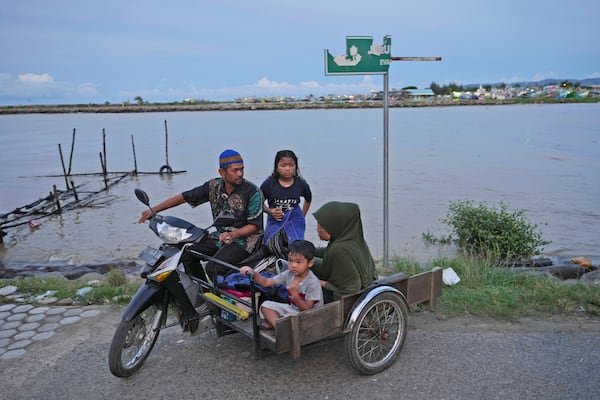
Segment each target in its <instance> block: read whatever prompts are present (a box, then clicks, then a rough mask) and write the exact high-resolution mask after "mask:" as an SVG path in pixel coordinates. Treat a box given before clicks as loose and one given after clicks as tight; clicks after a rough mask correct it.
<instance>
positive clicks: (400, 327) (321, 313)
mask: <svg viewBox="0 0 600 400" xmlns="http://www.w3.org/2000/svg"><path fill="white" fill-rule="evenodd" d="M201 285H202V290H201V293H200V294H199V296H201V297H202V298H203V299H204V300H205V301H206V302H207V304H208V306H209V309H210V311H211V314H212V321H213V324H214V326H215V328H216V331H217V335H219V336H222V335H227V334H232V333H241V334H243V335H245V336H247V337H248V338H250V339H252V340H253V342H254V350H255V357H256V358H260V357H261V356H262V354H263V352H264V351H266V350H268V351H272V352H274V353H277V354H281V353H289V354H290V355H291V356H292V357H294V358H296V357H299V356H300V354H301V350H302V347H303V346H305V345H308V344H311V343H314V342H318V341H320V340H323V339H327V338H333V337H336V336H344V337H345V351H346V355H347V358H348V360H349V362H350V364H351V365H352V367H353V368H354V369H355V370H356V371H357V372H359V373H361V374H364V375H372V374H376V373H379V372H381V371H383V370H385V369H386V368H388V367H389V366H391V365H392V364H393V363H394V361H395V360H396V359H397V358H398V356H399V354H400V351H401V349H402V346H403V344H404V340H405V338H406V334H407V326H408V313H409V307H410V306H413V305H417V304H427V305H429V307H431V308H433V307H434V306H435V304H436V301H437V298H438V297H439V296H440V295H441V290H442V269H441V268H434V269H433V270H431V271H428V272H424V273H421V274H418V275H413V276H409V275H406V274H404V273H397V274H394V275H391V276H386V277H381V278H379V279H377V280H376V281H375V282H373V284H372V285H371V286H369V287H368V288H366V289H365V290H363V291H362V292H360V293H356V294H352V295H346V296H343V297H342V298H341V299H339V300H336V301H333V302H331V303H327V304H325V305H324V306H322V307H318V308H314V309H311V310H307V311H303V312H300V313H299V314H297V315H294V316H291V317H285V318H282V319H279V320H277V327H276V328H277V329H275V330H263V329H260V328H259V323H260V322H259V319H258V305H259V303H260V298H259V296H260V292H259V291H257V290H256V287H255V285H254V284H253V283H252V284H251V285H250V289H251V290H250V298H248V297H246V296H239V295H237V294H236V293H235V292H233V293H232V291H226V290H223V289H221V288H219V287H216V286H213V285H212V284H211V283H209V282H204V281H202V282H201Z"/></svg>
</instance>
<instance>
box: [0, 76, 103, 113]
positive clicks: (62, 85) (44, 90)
mask: <svg viewBox="0 0 600 400" xmlns="http://www.w3.org/2000/svg"><path fill="white" fill-rule="evenodd" d="M96 95H97V88H96V85H94V84H92V83H72V82H62V81H55V80H54V78H53V77H52V76H51V75H50V74H48V73H42V74H35V73H24V74H19V75H17V77H16V78H15V77H14V76H13V75H11V74H7V73H0V104H10V105H16V104H31V103H33V104H41V103H46V104H52V103H54V104H64V103H70V102H71V100H72V99H73V98H78V99H80V98H84V99H93V98H94V97H95V96H96Z"/></svg>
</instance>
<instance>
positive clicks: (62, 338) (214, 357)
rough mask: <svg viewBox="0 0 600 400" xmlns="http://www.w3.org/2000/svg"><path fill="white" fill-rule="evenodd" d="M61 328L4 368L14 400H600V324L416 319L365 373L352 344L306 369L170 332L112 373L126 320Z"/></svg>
mask: <svg viewBox="0 0 600 400" xmlns="http://www.w3.org/2000/svg"><path fill="white" fill-rule="evenodd" d="M100 310H101V313H100V314H99V315H98V316H97V317H94V318H88V319H85V321H82V322H80V323H77V324H73V325H71V326H69V327H66V328H64V329H61V330H60V331H59V332H57V334H56V335H55V336H54V337H53V338H52V339H51V340H48V341H45V342H40V343H37V344H35V346H34V347H32V348H30V349H29V350H28V352H27V354H25V355H24V356H23V357H21V358H18V359H13V360H6V361H0V371H1V372H0V388H1V390H0V398H2V399H43V400H51V399H87V400H94V399H143V398H149V399H150V398H151V399H153V400H154V399H196V398H202V399H243V400H248V399H303V400H305V399H411V400H419V399H427V400H432V399H440V400H441V399H462V400H464V399H502V400H506V399H557V400H558V399H561V400H562V399H579V400H584V399H594V400H596V399H599V398H600V380H599V379H598V373H599V372H600V346H598V338H599V335H600V321H598V320H595V321H589V320H588V321H583V320H569V321H565V320H558V321H557V320H554V321H553V320H544V321H531V320H523V321H521V322H519V323H510V322H497V321H484V320H478V319H464V318H460V319H450V320H447V321H439V320H438V319H437V317H436V315H435V314H430V313H426V312H420V313H416V314H411V317H410V320H409V331H408V336H407V339H406V342H405V344H404V348H403V350H402V353H401V354H400V358H399V359H398V361H397V362H396V363H395V364H394V365H393V366H392V367H391V368H389V369H388V370H386V371H384V372H382V373H380V374H378V375H375V376H361V375H358V374H357V373H356V372H355V371H354V370H353V369H352V368H351V366H350V365H349V363H348V362H347V361H346V359H345V352H344V339H343V338H338V339H333V340H328V341H323V342H319V343H317V344H314V345H311V346H308V347H305V348H303V349H302V356H301V357H300V358H298V359H296V360H294V359H292V358H291V357H289V356H288V355H287V354H284V355H266V356H265V357H264V358H263V359H261V360H254V354H253V352H252V350H253V346H252V343H251V342H250V340H249V339H247V338H245V337H243V336H241V335H239V334H236V335H229V336H226V337H221V338H219V337H216V336H215V335H214V333H212V332H207V333H204V334H200V335H196V336H190V335H189V334H187V333H183V332H181V330H180V329H179V328H178V327H174V328H170V329H167V330H165V331H163V332H162V333H161V335H160V337H159V339H158V342H157V345H156V347H155V349H154V351H153V352H152V354H151V355H150V357H149V358H148V359H147V360H146V363H145V364H144V366H143V367H142V369H141V370H140V371H139V372H138V373H137V374H136V375H134V376H133V377H131V378H128V379H121V378H116V377H114V376H113V375H111V373H110V371H109V370H108V365H107V355H108V348H109V345H110V341H111V338H112V334H113V332H114V329H115V327H116V325H117V324H118V322H119V317H120V312H119V310H117V309H112V308H111V307H108V306H106V307H100Z"/></svg>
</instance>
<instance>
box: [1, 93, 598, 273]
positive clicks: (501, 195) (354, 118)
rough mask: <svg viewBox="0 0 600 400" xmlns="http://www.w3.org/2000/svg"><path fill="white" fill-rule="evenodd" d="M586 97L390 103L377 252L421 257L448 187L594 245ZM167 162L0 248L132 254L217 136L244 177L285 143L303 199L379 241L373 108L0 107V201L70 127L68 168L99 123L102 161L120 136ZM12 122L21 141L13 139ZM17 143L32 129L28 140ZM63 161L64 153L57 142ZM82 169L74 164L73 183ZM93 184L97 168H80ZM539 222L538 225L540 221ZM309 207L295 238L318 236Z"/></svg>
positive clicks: (210, 164)
mask: <svg viewBox="0 0 600 400" xmlns="http://www.w3.org/2000/svg"><path fill="white" fill-rule="evenodd" d="M599 107H600V105H597V104H566V105H528V106H495V107H480V106H473V107H445V108H415V109H391V110H390V131H389V139H390V140H389V155H390V156H389V189H390V192H389V193H390V197H389V207H390V214H389V217H390V218H389V229H390V232H389V233H390V235H389V240H390V249H389V251H390V256H394V255H400V256H405V257H412V258H415V259H417V260H420V261H427V260H428V259H430V258H431V257H436V256H437V255H438V250H437V249H428V248H426V247H425V246H424V244H423V242H422V239H421V235H422V233H424V232H427V231H431V232H432V233H434V234H446V233H447V232H446V231H445V227H444V226H443V225H442V224H441V222H440V219H441V218H443V217H445V216H446V213H447V209H448V204H449V202H450V201H454V200H460V199H470V200H474V201H476V202H479V201H485V202H487V203H489V204H491V205H494V204H499V202H500V201H503V202H506V203H508V204H509V205H510V207H511V208H519V209H523V210H525V212H526V216H527V218H528V219H529V220H530V221H531V222H533V223H537V224H540V228H541V230H542V232H543V235H544V238H545V239H549V240H552V244H550V245H549V246H547V248H546V254H548V255H553V256H561V257H569V256H580V255H586V256H588V257H591V258H592V259H594V258H596V259H598V258H600V253H599V251H598V242H599V239H600V207H599V206H598V204H599V203H598V201H597V199H598V198H599V196H600V185H598V182H600V146H599V145H598V141H599V137H598V136H599V135H598V133H597V127H598V126H600V112H599V111H600V110H599ZM164 120H167V121H168V129H169V154H168V156H169V164H170V165H171V166H172V167H173V168H174V169H176V170H186V171H188V172H187V173H185V174H181V175H174V176H171V177H160V176H158V175H140V176H138V177H132V178H127V179H125V180H124V181H123V182H121V183H119V184H118V185H117V186H114V187H112V188H111V189H110V190H109V192H108V193H107V194H106V195H107V196H108V197H107V199H108V204H107V205H102V206H100V205H99V206H98V207H92V208H82V209H78V210H74V211H69V212H67V213H65V214H63V215H60V216H54V217H51V218H47V219H43V220H42V221H41V222H42V223H41V226H40V227H39V228H37V229H35V230H33V229H31V228H29V227H28V226H24V227H21V228H14V229H10V230H8V236H7V237H5V244H4V247H3V250H2V257H3V259H4V261H5V262H8V261H10V260H39V261H44V260H51V259H67V258H69V259H71V260H76V261H77V262H103V261H105V260H114V259H123V258H128V259H130V258H135V256H137V254H138V253H139V251H140V250H141V249H142V248H143V247H144V246H146V245H147V244H154V245H156V244H158V239H157V238H156V237H154V235H153V234H152V233H151V232H150V230H149V229H147V226H140V225H138V224H135V223H134V222H135V221H136V220H137V218H138V216H139V214H140V213H141V212H142V210H143V208H144V206H143V205H142V204H141V203H139V202H138V201H137V199H135V197H134V195H133V189H134V188H136V187H140V188H143V189H145V190H146V191H147V192H148V194H149V195H150V198H151V200H152V203H153V204H156V203H157V202H159V201H162V200H163V199H164V198H166V197H168V196H170V195H172V194H174V193H177V192H180V191H183V190H186V189H189V188H191V187H193V186H196V185H198V184H201V183H203V182H204V181H206V180H207V179H209V178H211V177H214V176H216V174H217V157H218V154H219V153H220V152H221V151H222V150H223V149H225V148H235V149H236V150H238V151H240V152H241V153H242V155H243V157H244V160H245V163H246V178H247V179H249V180H251V181H253V182H255V183H256V184H260V183H261V182H262V180H263V179H265V178H266V177H267V176H268V175H269V174H270V173H271V171H272V168H273V157H274V155H275V153H276V151H277V150H280V149H283V148H290V149H293V150H294V151H295V152H296V153H297V155H298V157H299V164H300V170H301V173H302V174H303V176H304V177H305V178H306V180H307V181H308V182H309V184H310V185H311V188H312V190H313V194H314V198H313V204H312V206H311V211H314V210H316V209H317V208H318V207H319V206H321V205H322V204H324V203H325V202H327V201H330V200H340V201H353V202H356V203H358V204H359V205H360V207H361V211H362V214H363V221H364V223H365V226H364V230H365V234H366V236H367V240H368V242H369V245H370V246H371V248H372V251H373V253H374V255H376V256H377V257H381V256H382V254H383V210H382V207H383V200H382V193H383V181H382V176H383V162H382V158H383V157H382V155H383V140H382V130H383V127H382V121H383V115H382V111H381V110H372V109H370V110H317V111H315V110H296V111H257V112H188V113H149V114H139V115H138V114H114V115H110V114H108V115H104V114H74V115H16V116H0V145H1V146H2V148H3V149H7V151H5V152H4V153H3V158H2V161H0V162H1V163H2V164H1V166H2V168H1V169H0V185H1V187H2V189H3V190H2V192H3V194H2V196H1V197H0V213H4V212H8V211H10V210H13V209H14V208H16V207H20V206H23V205H25V204H28V203H30V202H32V201H33V200H36V199H37V198H39V197H43V196H45V195H47V193H48V192H49V191H50V190H51V188H52V185H53V184H55V185H57V186H58V187H59V188H63V187H64V179H63V178H61V177H60V176H59V177H56V178H48V177H36V176H39V175H48V174H57V175H60V173H61V172H62V169H61V165H60V158H59V155H58V150H57V144H58V143H61V146H62V149H63V154H65V152H66V151H68V149H70V145H71V135H72V130H73V128H76V130H77V135H76V140H75V153H74V156H73V160H72V170H73V172H74V173H83V172H98V171H99V170H100V167H99V165H100V162H99V155H98V153H99V152H100V151H101V150H102V129H105V131H106V143H107V153H108V156H107V165H108V169H109V170H110V171H128V170H131V169H133V165H134V164H133V152H132V144H131V141H132V138H131V136H132V135H133V136H134V141H135V148H136V161H137V165H138V169H139V170H140V171H149V172H157V171H158V169H159V168H160V166H161V165H163V164H165V156H166V155H165V147H164V146H165V135H164ZM24 135H26V136H27V137H28V139H30V140H27V141H24V140H22V139H23V137H24ZM29 143H34V145H30V144H29ZM65 157H66V158H67V162H68V157H67V156H66V155H65ZM82 179H83V178H80V177H77V176H75V177H74V180H75V182H76V184H79V183H80V182H81V180H82ZM91 185H96V189H99V188H101V187H102V183H101V181H100V179H98V181H97V182H92V183H91ZM169 214H172V215H177V216H179V217H181V218H185V219H188V220H190V221H192V222H194V223H196V224H197V225H200V226H202V225H207V224H208V223H209V219H210V212H209V210H208V206H200V207H198V208H196V209H191V208H190V207H188V206H180V207H178V208H176V209H173V210H170V211H169ZM544 223H547V225H543V224H544ZM315 229H316V223H315V220H314V218H313V217H312V216H309V217H308V219H307V235H306V236H307V239H309V240H312V241H314V242H315V243H317V244H321V245H324V244H325V243H323V242H320V241H319V239H318V237H317V235H316V232H315Z"/></svg>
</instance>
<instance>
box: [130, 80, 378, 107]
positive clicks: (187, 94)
mask: <svg viewBox="0 0 600 400" xmlns="http://www.w3.org/2000/svg"><path fill="white" fill-rule="evenodd" d="M343 79H345V80H347V79H349V80H352V78H349V77H343ZM359 79H360V80H357V81H355V82H350V83H325V84H321V83H319V82H317V81H301V82H298V83H290V82H287V81H275V80H271V79H269V78H268V77H262V78H260V79H259V80H258V81H256V82H254V83H250V84H247V85H239V86H228V87H220V88H198V87H197V86H196V85H195V84H193V83H189V82H187V83H183V84H182V85H181V87H164V86H158V87H155V88H145V89H142V90H137V91H136V90H126V91H121V92H120V93H119V94H118V96H120V99H122V100H128V101H131V100H132V99H133V98H135V97H136V96H141V97H142V98H143V99H145V100H147V101H149V102H171V101H182V100H183V99H186V98H191V99H197V100H209V101H230V100H234V99H236V98H243V97H253V96H254V97H269V96H282V97H288V96H292V97H297V98H303V97H306V96H308V95H311V94H312V95H314V96H322V95H327V94H340V93H342V94H365V93H370V92H371V91H380V90H383V86H382V84H381V83H376V82H374V79H373V77H371V76H369V75H366V76H363V77H361V78H359Z"/></svg>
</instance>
